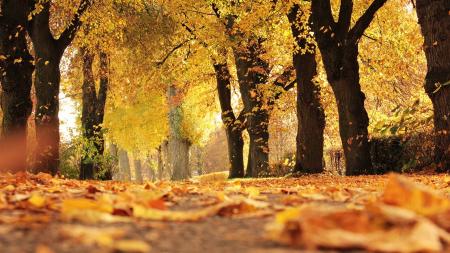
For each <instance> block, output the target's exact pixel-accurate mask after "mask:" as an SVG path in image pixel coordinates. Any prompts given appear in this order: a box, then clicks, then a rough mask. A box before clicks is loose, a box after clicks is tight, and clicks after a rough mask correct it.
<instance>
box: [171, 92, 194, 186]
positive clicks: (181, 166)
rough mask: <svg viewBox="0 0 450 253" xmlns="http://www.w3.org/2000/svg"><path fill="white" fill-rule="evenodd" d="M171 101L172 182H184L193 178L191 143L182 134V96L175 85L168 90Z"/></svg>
mask: <svg viewBox="0 0 450 253" xmlns="http://www.w3.org/2000/svg"><path fill="white" fill-rule="evenodd" d="M167 93H168V98H169V99H168V100H169V108H170V110H169V142H168V151H169V163H168V165H169V168H170V169H171V171H172V177H171V178H172V180H182V179H187V178H190V177H191V171H190V169H189V148H190V147H191V142H190V140H189V139H187V138H185V137H184V136H183V133H182V121H183V110H182V108H181V101H182V97H181V96H182V94H180V92H179V91H177V88H176V87H175V86H174V85H169V88H168V91H167Z"/></svg>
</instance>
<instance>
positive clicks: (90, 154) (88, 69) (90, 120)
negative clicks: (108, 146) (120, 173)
mask: <svg viewBox="0 0 450 253" xmlns="http://www.w3.org/2000/svg"><path fill="white" fill-rule="evenodd" d="M81 54H82V58H83V78H84V80H83V87H82V93H83V97H82V115H81V124H82V131H83V137H84V138H85V141H86V143H87V147H84V149H85V152H84V156H83V157H82V161H81V163H80V179H93V178H94V174H95V171H96V170H97V171H98V170H100V169H101V168H95V167H94V166H95V158H96V157H99V156H102V155H103V152H104V149H105V141H104V137H103V119H104V115H105V105H106V98H107V94H108V73H109V72H108V56H107V54H106V53H104V52H100V53H99V58H100V59H99V60H100V67H99V76H100V82H99V83H100V85H99V89H98V92H97V89H96V85H95V78H94V73H93V68H92V63H93V61H94V56H95V55H94V53H92V52H90V51H89V50H88V49H86V48H82V49H81ZM103 179H106V180H110V179H112V175H111V172H110V171H108V172H106V174H105V176H104V178H103Z"/></svg>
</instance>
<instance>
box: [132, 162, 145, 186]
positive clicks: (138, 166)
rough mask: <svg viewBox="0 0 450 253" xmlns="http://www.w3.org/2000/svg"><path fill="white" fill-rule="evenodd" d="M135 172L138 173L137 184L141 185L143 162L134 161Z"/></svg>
mask: <svg viewBox="0 0 450 253" xmlns="http://www.w3.org/2000/svg"><path fill="white" fill-rule="evenodd" d="M134 170H135V173H136V174H135V175H136V182H138V183H140V184H141V183H142V182H143V179H142V164H141V160H139V159H134Z"/></svg>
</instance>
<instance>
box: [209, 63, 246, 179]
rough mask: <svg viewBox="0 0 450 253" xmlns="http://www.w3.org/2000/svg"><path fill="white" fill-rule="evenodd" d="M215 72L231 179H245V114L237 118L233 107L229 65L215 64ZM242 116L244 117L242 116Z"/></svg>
mask: <svg viewBox="0 0 450 253" xmlns="http://www.w3.org/2000/svg"><path fill="white" fill-rule="evenodd" d="M214 70H215V73H216V79H217V92H218V94H219V102H220V108H221V110H222V122H223V124H224V126H225V132H226V135H227V143H228V159H229V162H230V174H229V177H230V178H240V177H244V157H243V156H244V153H243V148H244V140H243V138H242V131H243V126H244V122H243V121H244V119H243V112H241V114H240V115H239V116H238V117H236V116H235V114H234V112H233V107H232V105H231V74H230V70H229V68H228V64H227V63H226V62H225V63H215V64H214ZM241 115H242V116H241Z"/></svg>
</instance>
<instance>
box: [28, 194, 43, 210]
mask: <svg viewBox="0 0 450 253" xmlns="http://www.w3.org/2000/svg"><path fill="white" fill-rule="evenodd" d="M28 202H29V203H30V204H32V205H33V206H35V207H43V206H44V205H45V202H46V200H45V198H44V197H43V196H42V195H40V194H33V195H31V197H30V198H29V199H28Z"/></svg>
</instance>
